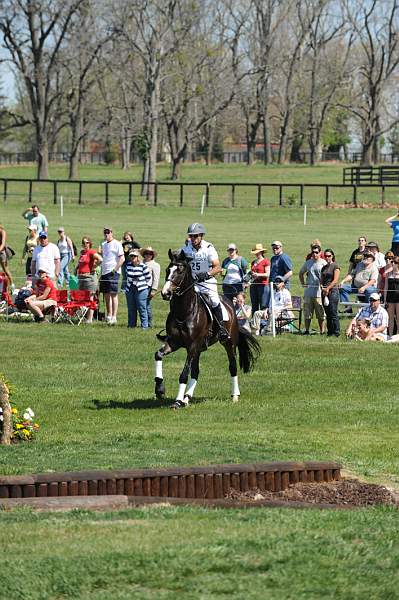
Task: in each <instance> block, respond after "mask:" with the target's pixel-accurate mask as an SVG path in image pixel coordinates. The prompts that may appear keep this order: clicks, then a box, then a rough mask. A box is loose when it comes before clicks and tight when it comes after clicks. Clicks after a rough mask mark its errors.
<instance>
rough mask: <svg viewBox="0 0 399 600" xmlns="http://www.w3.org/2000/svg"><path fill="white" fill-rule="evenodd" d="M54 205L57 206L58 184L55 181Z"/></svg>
mask: <svg viewBox="0 0 399 600" xmlns="http://www.w3.org/2000/svg"><path fill="white" fill-rule="evenodd" d="M53 204H57V182H56V181H53Z"/></svg>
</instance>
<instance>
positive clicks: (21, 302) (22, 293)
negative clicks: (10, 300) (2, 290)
mask: <svg viewBox="0 0 399 600" xmlns="http://www.w3.org/2000/svg"><path fill="white" fill-rule="evenodd" d="M32 294H33V290H32V289H29V288H24V289H22V290H19V292H18V294H17V297H16V298H15V301H14V304H15V306H16V307H17V308H18V310H26V304H25V298H29V296H31V295H32Z"/></svg>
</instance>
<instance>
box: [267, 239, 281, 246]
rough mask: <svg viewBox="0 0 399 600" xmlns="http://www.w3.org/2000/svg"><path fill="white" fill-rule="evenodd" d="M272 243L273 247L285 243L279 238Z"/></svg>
mask: <svg viewBox="0 0 399 600" xmlns="http://www.w3.org/2000/svg"><path fill="white" fill-rule="evenodd" d="M270 245H271V246H272V247H273V246H282V245H283V244H282V243H281V242H279V240H276V241H274V242H272V243H271V244H270Z"/></svg>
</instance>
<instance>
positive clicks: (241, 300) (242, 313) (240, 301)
mask: <svg viewBox="0 0 399 600" xmlns="http://www.w3.org/2000/svg"><path fill="white" fill-rule="evenodd" d="M233 304H234V309H235V313H236V316H237V321H238V326H239V327H241V328H242V329H246V330H247V331H249V333H250V332H251V326H250V324H249V319H250V318H251V313H252V310H251V307H250V306H248V304H245V292H238V294H237V295H236V296H235V297H234V298H233Z"/></svg>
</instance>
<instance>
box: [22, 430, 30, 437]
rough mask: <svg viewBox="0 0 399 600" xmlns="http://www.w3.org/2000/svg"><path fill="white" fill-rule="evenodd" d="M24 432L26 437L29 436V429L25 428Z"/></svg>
mask: <svg viewBox="0 0 399 600" xmlns="http://www.w3.org/2000/svg"><path fill="white" fill-rule="evenodd" d="M22 433H23V435H24V436H25V437H29V431H28V430H27V429H23V430H22Z"/></svg>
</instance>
